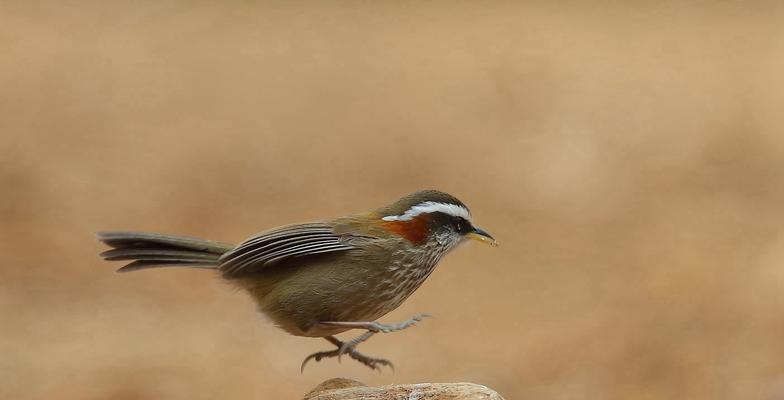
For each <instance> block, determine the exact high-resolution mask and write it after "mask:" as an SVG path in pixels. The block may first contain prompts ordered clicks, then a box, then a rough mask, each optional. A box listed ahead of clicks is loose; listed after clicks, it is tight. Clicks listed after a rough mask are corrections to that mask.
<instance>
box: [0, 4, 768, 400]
mask: <svg viewBox="0 0 784 400" xmlns="http://www.w3.org/2000/svg"><path fill="white" fill-rule="evenodd" d="M32 3H33V2H25V1H18V2H13V1H12V2H3V3H2V4H1V5H0V54H2V56H0V135H2V136H0V138H2V140H0V193H2V196H0V221H2V222H0V250H1V251H2V255H3V261H2V267H0V321H2V322H1V324H2V325H1V329H0V398H4V399H52V398H58V399H106V398H112V399H216V398H223V399H296V398H299V397H300V396H302V395H303V394H304V393H305V392H306V391H308V390H309V389H310V388H312V387H313V386H315V385H316V384H318V383H319V382H321V381H322V380H324V379H327V378H331V377H339V376H341V377H349V378H354V379H359V380H361V381H364V382H366V383H368V384H371V385H381V384H389V383H404V382H422V381H471V382H476V383H482V384H486V385H489V386H491V387H493V388H495V389H497V390H498V391H499V392H500V393H501V394H502V395H504V396H506V398H508V399H628V398H642V399H662V398H689V399H773V398H781V397H782V396H784V132H782V128H784V120H783V119H782V118H783V117H782V107H783V106H784V79H783V78H782V71H784V36H783V35H784V27H782V23H781V22H782V21H783V20H784V9H782V6H780V5H777V4H776V2H770V3H763V2H757V3H744V4H741V3H737V4H736V3H732V2H706V3H693V2H690V3H688V4H687V5H677V3H659V2H638V3H636V4H634V5H631V4H629V5H624V4H621V3H616V2H594V3H579V2H570V3H569V4H568V5H559V6H555V5H549V4H548V2H540V3H526V4H514V3H501V2H482V3H477V2H427V3H426V4H423V3H419V2H302V3H297V4H291V3H287V2H267V3H257V2H251V1H226V2H220V3H219V2H185V1H155V2H153V1H149V2H102V1H94V2H90V1H80V2H65V1H63V2H50V3H45V2H44V3H36V4H32ZM421 188H438V189H441V190H445V191H448V192H450V193H453V194H455V195H457V196H458V197H459V198H461V199H462V200H463V201H465V202H466V203H468V204H469V206H470V207H471V208H472V210H473V214H474V217H475V220H476V221H477V224H478V225H479V226H482V227H484V228H486V229H487V230H488V231H490V232H491V233H493V234H494V235H495V236H496V237H497V238H498V239H499V240H500V241H501V243H502V245H501V247H499V248H495V249H494V248H490V247H485V246H481V245H469V246H465V247H464V248H461V249H459V250H458V251H456V253H455V254H452V255H451V256H449V257H447V259H446V260H445V261H444V262H442V264H441V265H440V266H439V268H438V269H437V271H436V273H434V274H433V275H432V276H431V277H430V279H429V280H428V281H427V282H426V283H425V285H424V286H423V287H422V288H421V290H419V291H418V292H417V293H416V294H415V295H414V296H413V297H412V298H411V299H410V300H409V301H408V302H407V303H406V304H405V305H404V306H403V307H401V308H400V309H399V310H397V311H395V312H394V313H392V314H390V315H388V316H387V318H386V320H388V321H397V320H402V319H404V318H406V317H408V316H409V315H411V314H413V313H416V312H430V313H432V314H434V315H435V316H436V318H435V319H431V320H427V321H425V322H424V323H422V324H421V325H420V326H418V327H416V328H415V329H411V330H408V331H405V332H403V333H398V334H394V335H383V336H381V337H377V338H374V339H373V340H371V341H370V342H369V343H367V344H366V345H363V346H362V350H363V351H365V352H367V353H369V354H373V355H378V356H388V357H390V358H393V359H394V361H395V362H396V365H397V372H396V373H394V374H393V373H389V372H386V373H384V374H382V375H378V374H376V373H374V372H372V371H370V370H367V369H365V368H364V367H362V366H360V365H358V364H356V363H353V362H346V361H344V362H343V364H338V363H337V362H336V361H335V360H326V361H322V362H321V363H317V364H316V363H314V364H311V365H309V367H308V368H307V369H306V370H305V373H304V374H300V373H299V364H300V362H301V360H302V359H303V357H305V356H306V355H307V354H309V353H311V352H313V351H317V350H324V349H327V348H328V347H329V346H328V344H327V343H326V342H325V341H321V340H313V339H305V338H296V337H291V336H287V335H286V334H285V333H283V332H282V331H279V330H277V329H276V328H274V327H273V326H271V325H270V324H269V323H267V322H266V321H264V320H263V318H261V317H259V316H258V315H257V314H256V312H255V309H254V306H253V305H252V304H251V302H250V301H249V299H247V298H246V297H245V295H244V294H242V293H238V292H235V291H234V290H233V289H232V288H230V287H229V286H228V285H225V284H223V283H221V282H220V281H219V280H217V279H215V277H214V276H213V275H212V274H211V273H210V272H208V271H198V270H190V271H187V270H176V269H173V270H157V271H146V272H139V273H134V274H127V275H117V274H114V273H113V270H114V269H116V268H117V267H119V266H120V265H121V264H110V263H105V262H102V261H100V260H99V258H98V257H97V253H98V252H100V251H101V250H102V247H101V246H100V245H99V244H98V243H97V242H96V241H95V240H94V237H93V233H94V232H95V231H98V230H107V229H134V230H150V231H160V232H168V233H181V234H189V235H193V236H202V237H206V238H211V239H216V240H222V241H232V242H237V241H240V240H242V239H244V238H245V237H246V236H248V235H250V234H253V233H255V232H257V231H260V230H263V229H266V228H269V227H273V226H276V225H280V224H285V223H290V222H298V221H307V220H311V219H317V218H322V217H332V216H340V215H343V214H348V213H352V212H358V211H364V210H367V209H371V208H374V207H377V206H380V205H382V204H385V203H386V202H388V201H391V200H394V199H395V198H397V197H398V196H400V195H403V194H405V193H408V192H410V191H413V190H416V189H421Z"/></svg>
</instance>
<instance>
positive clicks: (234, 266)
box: [97, 190, 498, 371]
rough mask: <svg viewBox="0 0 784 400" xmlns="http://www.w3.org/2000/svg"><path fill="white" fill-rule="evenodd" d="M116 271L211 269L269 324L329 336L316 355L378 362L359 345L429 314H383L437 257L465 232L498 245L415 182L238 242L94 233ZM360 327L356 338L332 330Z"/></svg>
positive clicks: (455, 204)
mask: <svg viewBox="0 0 784 400" xmlns="http://www.w3.org/2000/svg"><path fill="white" fill-rule="evenodd" d="M97 236H98V239H99V240H100V241H101V242H103V243H104V244H105V245H107V246H109V247H110V248H111V249H109V250H107V251H104V252H102V253H101V254H100V255H101V256H102V257H103V258H104V259H105V260H108V261H125V262H128V261H130V263H128V264H126V265H125V266H123V267H121V268H120V269H118V270H117V272H120V273H124V272H131V271H138V270H146V269H152V268H159V267H189V268H202V269H209V270H215V271H217V272H218V273H219V275H220V276H221V277H222V279H224V280H226V281H229V282H230V283H232V284H233V285H236V287H238V288H240V289H241V290H245V291H247V292H248V293H249V294H250V296H251V297H252V298H253V299H254V300H255V302H256V305H257V307H258V310H259V311H260V312H261V313H262V314H264V315H266V316H267V317H268V318H269V319H270V320H271V321H272V323H274V324H275V325H277V326H278V327H279V328H281V329H283V330H284V331H286V332H288V333H289V334H292V335H295V336H303V337H317V338H325V339H326V340H327V341H329V342H330V343H331V344H332V345H334V346H335V347H336V348H335V349H333V350H328V351H320V352H316V353H313V354H310V355H308V356H307V357H306V358H305V359H304V360H303V362H302V364H301V366H300V371H303V370H304V368H305V365H306V364H307V363H308V362H309V361H310V360H315V361H316V362H318V361H321V360H322V359H325V358H331V357H337V358H338V359H340V357H342V356H344V355H345V356H348V357H350V358H352V359H354V360H356V361H358V362H360V363H361V364H363V365H365V366H367V367H369V368H371V369H374V370H379V371H380V370H381V367H382V366H388V367H391V368H394V365H393V364H392V362H391V361H389V360H388V359H385V358H377V357H371V356H367V355H365V354H363V353H360V352H359V351H357V349H356V348H357V346H358V345H359V344H360V343H362V342H365V341H366V340H368V339H369V338H370V337H372V336H374V335H375V334H378V333H390V332H395V331H400V330H403V329H406V328H408V327H411V326H413V325H415V324H416V323H418V322H420V321H421V320H422V319H423V318H425V317H428V316H429V314H417V315H414V316H413V317H411V318H409V319H408V320H406V321H403V322H400V323H393V324H386V323H381V322H379V321H378V319H379V318H381V317H382V316H384V315H386V314H387V313H389V312H390V311H392V310H394V309H396V308H397V307H398V306H400V305H401V304H402V303H403V302H404V301H405V300H406V299H407V298H408V297H409V296H410V295H411V294H412V293H414V291H415V290H417V288H419V287H420V285H421V284H422V283H423V282H424V281H425V279H427V277H428V276H430V274H431V273H432V272H433V270H434V268H435V267H436V265H437V264H438V263H439V261H440V260H441V259H442V258H443V257H444V256H445V255H446V254H447V253H449V252H450V251H451V250H453V249H455V248H456V247H457V246H458V245H460V244H461V243H463V242H465V241H467V240H468V239H475V240H478V241H480V242H484V243H488V244H491V245H493V246H497V245H498V242H497V241H496V240H495V239H494V238H493V236H491V235H490V234H489V233H488V232H486V231H484V230H482V229H480V228H478V227H476V226H474V224H473V222H472V219H471V212H470V211H469V209H468V207H467V206H466V205H465V204H464V203H463V202H461V201H460V200H458V199H457V198H456V197H454V196H452V195H450V194H448V193H445V192H441V191H438V190H419V191H416V192H414V193H411V194H408V195H406V196H403V197H402V198H400V199H398V200H396V201H394V202H392V203H390V204H388V205H385V206H383V207H380V208H378V209H375V210H373V211H370V212H365V213H359V214H354V215H349V216H345V217H340V218H334V219H324V220H319V221H314V222H307V223H298V224H291V225H285V226H281V227H277V228H272V229H269V230H266V231H263V232H261V233H258V234H255V235H253V236H250V237H249V238H248V239H246V240H245V241H243V242H241V243H240V244H238V245H236V246H235V245H231V244H226V243H221V242H216V241H212V240H205V239H199V238H194V237H188V236H179V235H169V234H161V233H147V232H133V231H105V232H98V234H97ZM353 329H357V330H361V331H364V332H363V333H362V334H361V335H359V336H357V337H355V338H353V339H351V340H345V341H343V340H340V339H338V338H336V337H335V335H337V334H340V333H342V332H345V331H348V330H353Z"/></svg>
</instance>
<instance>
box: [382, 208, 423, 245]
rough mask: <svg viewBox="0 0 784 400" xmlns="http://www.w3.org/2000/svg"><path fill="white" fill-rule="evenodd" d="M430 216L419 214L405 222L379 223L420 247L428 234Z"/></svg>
mask: <svg viewBox="0 0 784 400" xmlns="http://www.w3.org/2000/svg"><path fill="white" fill-rule="evenodd" d="M429 224H430V215H427V214H421V215H418V216H416V217H414V218H412V219H409V220H405V221H381V226H382V227H383V228H384V229H386V230H388V231H390V232H392V233H394V234H396V235H399V236H402V237H403V238H405V239H406V240H408V241H409V242H411V243H413V244H415V245H422V244H424V243H425V241H426V240H427V234H428V233H430V226H429Z"/></svg>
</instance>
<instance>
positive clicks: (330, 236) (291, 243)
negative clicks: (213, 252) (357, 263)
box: [220, 223, 355, 277]
mask: <svg viewBox="0 0 784 400" xmlns="http://www.w3.org/2000/svg"><path fill="white" fill-rule="evenodd" d="M346 236H349V237H351V236H350V235H340V234H336V233H335V232H334V230H333V228H332V226H330V225H328V224H326V223H309V224H301V225H289V226H285V227H282V228H277V229H274V230H272V231H268V232H263V233H260V234H258V235H255V236H253V237H251V238H250V239H248V240H246V241H244V242H242V243H240V245H239V246H237V247H236V248H235V249H233V250H231V251H229V252H227V253H226V254H224V255H223V256H222V257H221V258H220V270H221V271H222V272H223V273H224V274H226V275H229V276H233V277H236V276H239V275H244V274H246V273H253V272H257V271H259V270H260V269H262V268H264V267H266V266H269V265H272V264H275V263H277V262H280V261H282V260H285V259H289V258H292V257H303V256H308V255H314V254H324V253H332V252H341V251H347V250H351V249H354V248H355V247H354V246H352V245H350V244H349V243H348V242H347V240H346Z"/></svg>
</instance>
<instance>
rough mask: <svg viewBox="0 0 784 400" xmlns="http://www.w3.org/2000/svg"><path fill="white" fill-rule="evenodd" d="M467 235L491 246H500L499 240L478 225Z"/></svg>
mask: <svg viewBox="0 0 784 400" xmlns="http://www.w3.org/2000/svg"><path fill="white" fill-rule="evenodd" d="M466 237H467V238H469V239H474V240H478V241H480V242H484V243H487V244H489V245H491V246H498V241H496V240H495V239H494V238H493V237H492V236H491V235H490V234H489V233H487V232H485V231H484V230H482V229H479V228H477V227H474V230H473V231H471V232H469V233H468V234H466Z"/></svg>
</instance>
